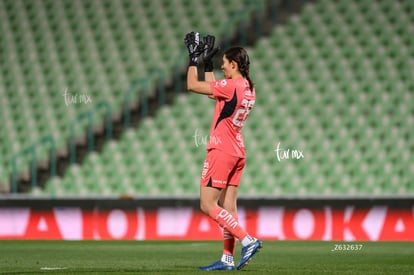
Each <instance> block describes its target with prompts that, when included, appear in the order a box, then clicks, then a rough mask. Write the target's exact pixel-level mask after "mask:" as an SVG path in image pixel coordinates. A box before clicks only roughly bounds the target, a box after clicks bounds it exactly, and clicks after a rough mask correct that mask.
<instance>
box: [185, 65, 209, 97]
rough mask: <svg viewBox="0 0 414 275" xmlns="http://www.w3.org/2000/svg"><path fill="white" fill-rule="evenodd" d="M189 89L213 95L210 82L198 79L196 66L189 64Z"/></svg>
mask: <svg viewBox="0 0 414 275" xmlns="http://www.w3.org/2000/svg"><path fill="white" fill-rule="evenodd" d="M187 90H189V91H192V92H195V93H198V94H203V95H208V96H211V95H213V93H212V92H211V88H210V82H208V81H200V80H198V72H197V67H196V66H189V67H188V71H187Z"/></svg>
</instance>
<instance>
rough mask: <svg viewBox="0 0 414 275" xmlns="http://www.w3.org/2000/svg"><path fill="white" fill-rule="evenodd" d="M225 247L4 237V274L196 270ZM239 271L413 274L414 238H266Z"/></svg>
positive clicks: (0, 247) (0, 248)
mask: <svg viewBox="0 0 414 275" xmlns="http://www.w3.org/2000/svg"><path fill="white" fill-rule="evenodd" d="M221 249H222V244H221V242H219V241H211V242H206V241H194V242H190V241H0V274H122V273H126V274H128V273H129V274H157V273H158V274H195V273H203V272H201V271H197V267H198V266H202V265H207V264H210V263H212V262H213V261H216V260H218V259H219V257H220V256H221ZM239 258H240V244H238V248H237V254H236V264H237V262H238V260H239ZM220 272H223V271H220ZM235 272H238V273H241V272H242V273H243V274H414V243H410V242H356V243H352V242H346V243H344V242H314V241H264V243H263V248H262V250H261V251H260V252H259V253H258V254H257V256H255V258H254V259H253V260H252V261H251V262H250V264H249V265H248V266H246V267H245V268H244V269H243V270H242V271H235ZM204 273H205V272H204ZM212 273H217V272H212Z"/></svg>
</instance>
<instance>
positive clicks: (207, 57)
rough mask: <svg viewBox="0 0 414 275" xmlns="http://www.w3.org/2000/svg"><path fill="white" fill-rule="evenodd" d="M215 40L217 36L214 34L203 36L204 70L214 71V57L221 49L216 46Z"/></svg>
mask: <svg viewBox="0 0 414 275" xmlns="http://www.w3.org/2000/svg"><path fill="white" fill-rule="evenodd" d="M215 40H216V38H215V37H214V36H213V35H207V36H204V37H203V61H204V72H212V71H213V57H214V55H215V54H216V53H217V52H218V50H219V48H214V42H215Z"/></svg>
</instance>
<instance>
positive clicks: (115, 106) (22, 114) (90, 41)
mask: <svg viewBox="0 0 414 275" xmlns="http://www.w3.org/2000/svg"><path fill="white" fill-rule="evenodd" d="M202 2H203V3H200V4H203V6H204V7H205V8H202V9H200V8H199V6H198V5H193V4H190V3H191V1H187V0H172V1H165V0H142V1H141V0H140V1H135V0H123V1H107V0H102V1H101V0H93V1H67V0H59V1H53V0H52V1H50V0H45V1H21V0H18V1H8V0H3V1H0V17H1V19H0V20H1V21H0V22H1V23H0V28H1V32H2V35H1V37H0V51H1V52H0V60H1V62H2V63H1V64H2V66H1V73H0V89H1V93H2V94H3V95H4V96H2V97H1V101H0V104H1V105H0V106H1V108H0V109H1V118H2V122H3V121H4V123H3V125H5V126H6V130H5V131H2V142H1V148H0V149H1V155H2V156H3V157H2V159H1V164H0V167H1V168H0V169H1V170H0V186H2V187H3V189H4V186H5V185H8V184H6V183H7V182H8V181H9V175H10V174H11V172H12V169H13V158H14V157H15V156H16V155H18V154H19V153H20V152H22V151H25V150H26V148H27V147H30V146H31V145H32V144H36V143H37V142H38V141H39V140H41V139H42V138H43V137H44V136H50V138H49V139H48V140H53V142H52V144H51V145H49V146H43V147H42V146H38V147H36V149H35V150H36V158H37V159H38V160H44V159H47V158H48V157H49V156H48V154H49V149H50V148H49V147H50V146H51V147H53V148H58V149H60V150H63V151H65V149H66V145H67V143H68V140H69V138H71V137H72V135H73V132H74V133H75V135H76V136H82V135H84V134H85V131H86V130H85V128H87V125H88V120H87V119H84V120H82V121H79V123H78V124H77V123H74V121H75V122H76V121H77V120H78V117H79V116H80V115H82V114H83V113H85V112H88V111H89V110H90V109H93V106H96V105H97V104H99V103H101V102H105V103H109V104H108V106H107V109H109V112H110V113H112V114H116V113H119V112H121V109H122V107H123V106H124V102H125V99H126V97H127V100H129V102H133V101H134V100H137V97H138V94H139V93H138V92H137V91H132V92H131V93H127V91H128V90H129V89H131V87H130V86H132V84H131V83H136V82H138V84H137V85H135V86H140V87H132V88H135V90H139V89H146V90H148V91H150V90H153V87H154V85H155V80H156V78H163V77H164V76H166V77H168V76H171V75H172V74H171V72H173V71H174V70H177V68H179V69H182V66H183V61H184V59H183V57H185V55H183V51H182V39H183V38H182V36H183V32H186V31H189V30H192V29H194V28H195V27H197V29H198V30H199V31H201V32H207V31H208V32H213V33H223V32H224V31H225V29H226V28H230V29H231V28H232V27H233V25H234V24H237V21H234V22H230V23H231V24H229V19H230V18H233V17H234V15H237V13H240V12H241V11H243V10H246V11H252V9H256V8H257V7H259V8H262V9H263V7H261V5H263V4H264V1H256V2H255V3H254V5H251V3H249V1H242V2H240V1H236V0H231V1H226V2H222V1H217V0H214V1H202ZM234 7H237V8H234ZM244 15H246V16H247V15H248V14H244ZM208 18H214V20H207V19H208ZM216 18H218V19H219V20H218V19H216ZM245 20H247V18H246V19H245ZM177 66H178V67H177ZM153 72H156V73H153ZM144 78H145V83H143V82H142V81H141V80H142V79H144ZM164 80H165V81H168V80H167V79H164ZM169 81H171V80H169ZM94 111H95V110H94ZM106 112H108V110H104V112H95V113H94V117H93V122H94V124H99V123H101V122H102V120H103V117H104V115H105V114H106ZM96 114H98V115H96ZM74 124H75V127H73V126H72V125H74ZM72 127H73V128H74V129H72ZM19 156H20V155H19ZM31 157H32V155H31V154H24V155H22V156H20V157H19V158H18V159H17V161H16V167H17V170H18V172H27V167H28V165H29V164H30V163H31V160H32V158H31Z"/></svg>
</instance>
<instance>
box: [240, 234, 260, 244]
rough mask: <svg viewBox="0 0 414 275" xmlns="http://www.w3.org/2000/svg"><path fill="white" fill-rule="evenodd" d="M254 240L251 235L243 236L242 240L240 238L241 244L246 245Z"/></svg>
mask: <svg viewBox="0 0 414 275" xmlns="http://www.w3.org/2000/svg"><path fill="white" fill-rule="evenodd" d="M255 240H256V239H255V238H253V237H251V236H249V235H247V236H246V237H244V239H243V240H241V244H242V245H243V246H247V245H249V244H251V243H253V242H254V241H255Z"/></svg>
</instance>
